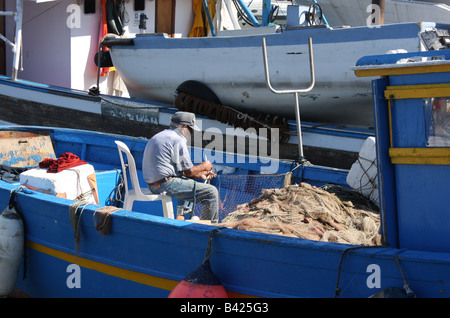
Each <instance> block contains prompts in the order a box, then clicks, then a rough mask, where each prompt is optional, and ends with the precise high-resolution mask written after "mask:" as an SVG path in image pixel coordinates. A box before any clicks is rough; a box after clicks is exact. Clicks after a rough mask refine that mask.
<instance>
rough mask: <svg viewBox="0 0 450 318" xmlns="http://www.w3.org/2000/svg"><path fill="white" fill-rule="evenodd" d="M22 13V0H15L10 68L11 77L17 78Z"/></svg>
mask: <svg viewBox="0 0 450 318" xmlns="http://www.w3.org/2000/svg"><path fill="white" fill-rule="evenodd" d="M22 13H23V0H17V1H16V13H15V15H14V21H15V22H16V36H15V40H14V47H13V52H14V58H13V68H12V75H11V77H12V79H13V80H14V81H15V80H17V75H18V73H19V62H20V52H21V50H22Z"/></svg>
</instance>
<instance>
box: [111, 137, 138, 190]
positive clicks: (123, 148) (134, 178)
mask: <svg viewBox="0 0 450 318" xmlns="http://www.w3.org/2000/svg"><path fill="white" fill-rule="evenodd" d="M115 143H116V145H117V148H118V150H119V156H120V163H121V164H122V173H123V179H124V183H125V193H127V192H128V179H127V165H126V164H125V161H124V158H123V155H122V152H124V153H125V154H126V155H127V162H128V171H129V174H130V180H131V186H132V188H133V189H134V191H135V192H136V193H137V194H142V191H141V186H140V185H139V180H138V175H137V170H136V163H135V161H134V158H133V155H132V154H131V152H130V149H129V148H128V146H127V145H125V144H124V143H123V142H121V141H119V140H116V141H115Z"/></svg>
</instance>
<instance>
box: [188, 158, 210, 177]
mask: <svg viewBox="0 0 450 318" xmlns="http://www.w3.org/2000/svg"><path fill="white" fill-rule="evenodd" d="M211 169H212V164H211V162H209V161H204V162H202V163H201V164H199V165H196V166H193V167H192V168H191V169H189V170H185V171H183V175H184V176H185V177H188V178H199V179H202V180H206V176H207V175H210V178H211V177H212V178H213V177H215V174H214V173H212V172H211Z"/></svg>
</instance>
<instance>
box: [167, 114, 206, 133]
mask: <svg viewBox="0 0 450 318" xmlns="http://www.w3.org/2000/svg"><path fill="white" fill-rule="evenodd" d="M171 123H174V124H176V125H186V126H188V127H191V128H192V129H193V130H197V131H201V129H200V128H198V127H197V125H196V124H195V115H194V114H193V113H188V112H176V113H175V114H173V116H172V122H171Z"/></svg>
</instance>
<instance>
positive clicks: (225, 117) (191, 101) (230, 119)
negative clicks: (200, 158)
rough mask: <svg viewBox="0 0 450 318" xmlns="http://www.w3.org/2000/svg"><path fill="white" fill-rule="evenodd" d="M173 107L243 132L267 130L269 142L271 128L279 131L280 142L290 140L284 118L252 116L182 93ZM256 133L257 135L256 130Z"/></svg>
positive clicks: (263, 115) (262, 115) (261, 115)
mask: <svg viewBox="0 0 450 318" xmlns="http://www.w3.org/2000/svg"><path fill="white" fill-rule="evenodd" d="M175 106H176V107H177V108H178V109H180V110H182V111H188V112H193V113H195V114H197V115H199V116H206V117H208V118H210V119H215V120H218V121H220V122H221V123H224V124H228V125H232V126H234V127H240V128H242V129H244V130H245V129H247V128H255V129H257V128H267V129H268V135H267V138H268V139H269V140H271V138H270V137H271V136H270V133H271V129H272V128H278V129H279V138H280V142H282V143H287V142H288V140H289V138H290V135H289V126H288V123H287V121H286V118H280V117H278V116H271V115H267V114H262V113H260V114H258V115H257V116H252V115H250V114H246V113H243V112H241V111H238V110H236V109H234V108H231V107H229V106H224V105H220V104H216V103H213V102H210V101H207V100H204V99H201V98H198V97H195V96H193V95H190V94H187V93H184V92H179V93H178V95H177V97H176V99H175ZM257 132H258V133H259V131H258V129H257Z"/></svg>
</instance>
